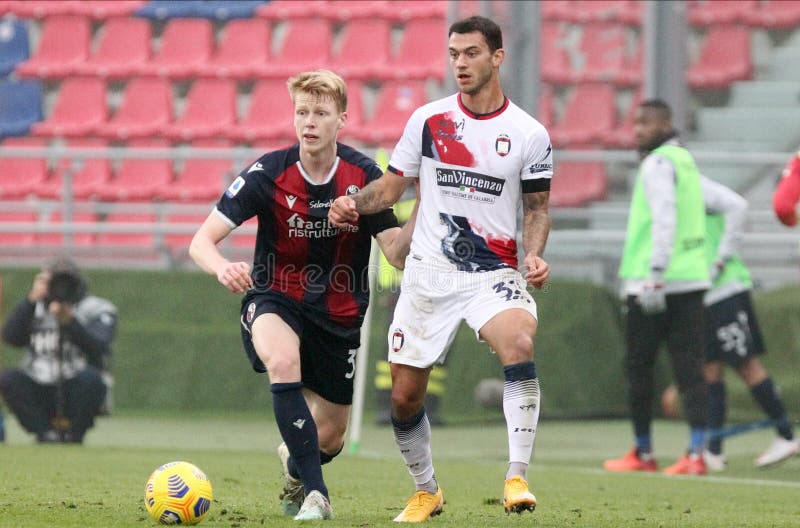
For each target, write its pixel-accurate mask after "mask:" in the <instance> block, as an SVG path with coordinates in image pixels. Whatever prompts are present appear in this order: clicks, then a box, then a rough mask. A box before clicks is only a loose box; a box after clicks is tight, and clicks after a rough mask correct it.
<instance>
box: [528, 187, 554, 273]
mask: <svg viewBox="0 0 800 528" xmlns="http://www.w3.org/2000/svg"><path fill="white" fill-rule="evenodd" d="M549 202H550V191H539V192H531V193H525V194H523V195H522V210H523V211H522V212H523V223H522V248H523V250H524V251H525V260H524V265H525V268H526V272H525V280H526V281H527V282H528V284H530V285H531V286H533V287H534V288H541V287H542V286H544V284H545V283H546V282H547V279H548V278H549V277H550V265H549V264H548V263H547V262H546V261H545V260H544V259H543V258H542V255H543V254H544V248H545V245H546V244H547V237H548V236H549V235H550V227H551V225H552V223H553V221H552V219H551V218H550V212H549Z"/></svg>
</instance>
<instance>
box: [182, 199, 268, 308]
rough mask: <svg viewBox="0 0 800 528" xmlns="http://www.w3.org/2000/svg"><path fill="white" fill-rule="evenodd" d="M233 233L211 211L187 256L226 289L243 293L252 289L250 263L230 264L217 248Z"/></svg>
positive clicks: (216, 214)
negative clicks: (213, 276)
mask: <svg viewBox="0 0 800 528" xmlns="http://www.w3.org/2000/svg"><path fill="white" fill-rule="evenodd" d="M232 230H233V229H232V228H231V227H230V226H229V225H228V224H227V223H226V222H225V221H223V220H222V218H220V216H219V213H217V211H216V210H214V211H211V214H209V215H208V218H206V219H205V221H204V222H203V225H201V226H200V229H198V230H197V233H195V235H194V237H193V238H192V243H191V244H190V245H189V255H190V256H191V257H192V260H194V262H195V264H197V265H198V266H200V268H201V269H202V270H203V271H205V272H206V273H208V274H210V275H215V276H216V277H217V280H218V281H219V283H220V284H222V285H223V286H225V287H226V288H227V289H228V290H230V291H232V292H233V293H243V292H245V291H247V290H248V289H250V288H251V287H252V286H253V280H252V278H251V277H250V264H248V263H247V262H231V261H229V260H228V259H226V258H225V257H224V256H223V255H222V253H220V251H219V248H218V247H217V245H218V244H219V243H220V241H222V239H224V238H225V237H226V236H228V234H229V233H230V232H231V231H232Z"/></svg>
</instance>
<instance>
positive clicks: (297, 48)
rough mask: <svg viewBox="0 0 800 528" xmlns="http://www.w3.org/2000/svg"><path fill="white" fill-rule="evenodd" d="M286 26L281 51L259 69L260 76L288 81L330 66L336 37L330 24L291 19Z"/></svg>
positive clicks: (313, 20) (325, 21) (315, 20)
mask: <svg viewBox="0 0 800 528" xmlns="http://www.w3.org/2000/svg"><path fill="white" fill-rule="evenodd" d="M287 26H288V27H287V28H286V35H285V37H284V40H283V45H282V46H281V47H280V51H279V52H278V53H275V54H273V57H272V60H271V61H270V62H269V63H268V64H264V65H262V66H261V67H260V68H258V69H257V71H256V74H257V75H261V76H267V77H278V78H281V79H286V77H288V76H290V75H295V74H297V72H301V71H306V70H315V69H317V68H322V67H325V66H327V65H328V64H330V56H331V43H332V42H333V33H332V30H331V24H330V23H329V22H328V21H327V20H324V19H291V20H289V22H287Z"/></svg>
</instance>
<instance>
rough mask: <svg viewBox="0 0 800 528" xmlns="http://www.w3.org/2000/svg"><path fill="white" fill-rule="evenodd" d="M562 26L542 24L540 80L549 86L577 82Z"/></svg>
mask: <svg viewBox="0 0 800 528" xmlns="http://www.w3.org/2000/svg"><path fill="white" fill-rule="evenodd" d="M566 38H567V37H566V34H565V32H564V26H563V24H561V23H559V22H544V23H543V24H542V35H541V38H540V42H541V47H540V48H539V49H540V51H539V61H540V69H541V75H542V80H543V81H544V82H547V83H551V84H564V83H571V82H575V81H576V80H577V74H576V72H575V71H574V70H573V68H572V61H571V59H570V54H569V50H568V49H567V44H566Z"/></svg>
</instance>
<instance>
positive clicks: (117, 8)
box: [70, 0, 146, 20]
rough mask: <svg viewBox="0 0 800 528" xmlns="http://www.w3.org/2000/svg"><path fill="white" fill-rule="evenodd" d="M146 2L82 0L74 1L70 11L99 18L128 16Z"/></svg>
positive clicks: (139, 0)
mask: <svg viewBox="0 0 800 528" xmlns="http://www.w3.org/2000/svg"><path fill="white" fill-rule="evenodd" d="M145 3H146V1H145V0H125V1H124V2H120V1H119V0H80V1H78V2H72V5H71V10H70V12H71V13H73V14H76V15H86V16H90V17H92V18H95V19H98V20H105V19H107V18H111V17H119V16H128V15H131V14H133V13H134V12H135V11H136V10H137V9H139V8H140V7H142V6H143V5H144V4H145Z"/></svg>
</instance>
